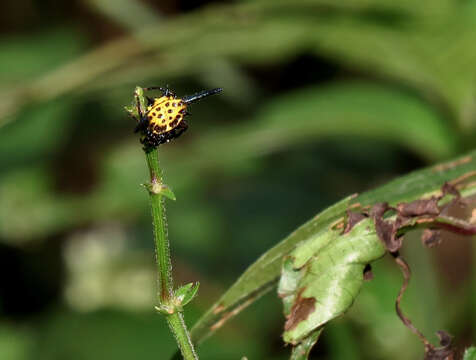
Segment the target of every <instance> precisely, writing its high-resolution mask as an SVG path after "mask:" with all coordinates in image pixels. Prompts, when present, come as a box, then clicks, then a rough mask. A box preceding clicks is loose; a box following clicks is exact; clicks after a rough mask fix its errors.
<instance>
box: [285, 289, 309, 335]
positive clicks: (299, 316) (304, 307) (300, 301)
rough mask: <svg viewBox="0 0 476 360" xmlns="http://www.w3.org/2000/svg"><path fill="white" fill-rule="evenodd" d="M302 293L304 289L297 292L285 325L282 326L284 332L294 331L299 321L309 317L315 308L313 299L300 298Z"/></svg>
mask: <svg viewBox="0 0 476 360" xmlns="http://www.w3.org/2000/svg"><path fill="white" fill-rule="evenodd" d="M303 291H304V289H301V291H300V292H299V294H298V296H297V298H296V301H295V302H294V304H293V306H292V308H291V312H290V314H289V316H288V317H287V320H286V323H285V324H284V330H286V331H289V330H292V329H294V328H295V327H296V326H297V325H298V324H299V323H300V322H301V321H304V320H306V319H307V318H308V317H309V314H311V313H312V312H313V311H314V310H315V308H316V306H315V303H316V299H315V298H313V297H310V298H303V297H301V293H302V292H303Z"/></svg>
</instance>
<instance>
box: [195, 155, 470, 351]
mask: <svg viewBox="0 0 476 360" xmlns="http://www.w3.org/2000/svg"><path fill="white" fill-rule="evenodd" d="M463 160H464V161H463ZM475 167H476V151H474V152H472V153H469V154H466V155H464V156H461V157H460V158H456V159H453V160H451V161H449V162H447V163H442V164H439V165H435V166H433V167H430V168H427V169H424V170H420V171H416V172H413V173H411V174H409V175H407V176H403V177H401V178H399V179H396V180H394V181H392V182H390V183H388V184H386V185H384V186H382V187H380V188H377V189H375V190H372V191H369V192H366V193H363V194H361V195H359V196H357V197H349V198H347V199H344V200H342V201H340V202H338V203H337V204H335V205H334V206H331V207H330V208H328V209H327V210H324V211H323V212H321V213H320V214H319V215H318V216H315V217H314V218H313V219H311V220H310V221H308V222H307V223H305V224H304V225H302V226H301V227H300V228H298V229H297V230H296V231H294V232H293V233H292V234H291V235H289V236H288V237H287V238H285V239H284V240H283V241H281V242H280V243H278V244H277V245H276V246H274V247H273V248H271V249H270V250H268V251H267V252H266V253H265V254H264V255H262V256H261V257H260V258H259V259H258V260H257V261H256V262H255V263H254V264H253V265H251V266H250V267H249V268H248V269H247V270H246V271H245V272H244V273H243V275H242V276H241V277H240V278H239V279H238V280H237V281H236V282H235V283H234V284H233V285H232V286H231V287H230V288H229V289H228V290H227V291H226V292H225V293H224V294H223V296H222V297H221V298H220V299H219V300H218V301H217V302H216V303H215V305H213V307H211V308H210V310H209V311H208V312H207V313H205V315H203V316H202V318H201V319H199V321H198V322H197V323H196V324H195V326H194V327H193V329H192V338H193V341H195V342H197V341H198V342H200V341H201V340H203V339H204V338H206V337H207V336H209V335H211V334H212V333H213V332H214V331H216V330H217V329H219V328H220V327H221V326H223V324H224V323H225V322H226V321H227V320H228V319H230V318H232V317H233V316H235V315H236V314H238V313H239V312H240V311H241V310H242V309H244V308H245V307H246V306H248V305H250V304H251V303H253V302H254V301H256V300H257V299H258V298H259V297H261V296H262V295H263V294H264V293H266V292H268V291H269V290H271V289H272V288H273V287H274V286H275V285H276V283H277V282H278V278H279V274H280V272H281V267H282V262H283V259H284V258H285V257H287V256H289V254H290V252H291V251H292V250H293V249H294V247H296V246H298V248H299V247H300V246H301V245H298V244H303V245H305V246H306V249H307V250H308V251H309V253H310V254H314V253H317V252H318V251H320V250H322V247H319V246H317V249H316V248H314V247H313V246H312V245H319V241H317V240H316V239H318V238H320V239H321V241H322V238H327V237H328V238H331V237H332V238H338V237H339V236H338V235H339V234H338V233H337V231H336V230H331V225H332V224H333V223H335V222H336V221H337V220H339V219H344V218H345V214H346V211H347V210H349V209H350V208H361V209H362V208H365V207H371V206H373V205H374V204H375V203H377V202H387V203H388V204H390V206H397V204H399V203H402V202H411V201H414V200H417V199H422V198H429V197H431V196H434V195H435V194H438V193H440V189H441V186H442V184H444V183H445V182H449V181H451V184H455V181H454V179H457V178H460V179H462V178H464V179H465V181H467V182H468V183H471V180H473V181H474V178H473V179H471V178H470V177H471V176H473V175H474V169H475ZM471 174H473V175H471ZM459 190H460V192H461V195H462V196H469V195H472V194H474V193H476V188H475V187H474V186H467V187H464V188H461V189H459ZM447 193H449V191H447ZM363 224H368V226H369V227H372V226H373V223H372V219H370V218H368V219H363V220H361V221H360V222H359V223H358V224H357V225H355V227H354V228H352V230H351V231H350V232H349V233H347V234H346V235H345V236H349V235H350V234H351V233H353V231H355V230H356V229H362V228H363ZM350 237H352V235H350ZM311 240H314V241H311ZM374 240H375V239H374ZM351 243H352V242H351ZM352 244H353V243H352ZM397 245H398V244H397ZM342 246H343V245H342ZM298 248H297V249H298ZM376 248H377V249H382V248H383V246H382V244H381V243H378V245H376ZM287 259H289V261H290V264H288V265H289V266H290V267H291V269H288V270H287V271H286V270H283V278H282V279H281V282H280V289H283V291H284V293H286V294H288V296H286V297H285V298H284V299H283V301H284V304H285V313H286V314H289V312H290V310H291V308H292V303H293V297H292V296H289V295H290V294H291V293H292V291H291V290H290V289H291V288H295V289H297V288H298V285H297V284H299V283H300V281H301V280H300V277H301V276H302V275H303V272H302V271H300V270H299V266H298V267H297V269H296V268H295V266H296V265H295V264H294V263H293V260H292V258H291V259H290V258H287ZM308 260H310V259H308ZM327 262H329V260H328V261H327ZM365 265H366V264H363V267H362V268H361V270H360V271H357V272H356V273H355V278H356V279H359V278H362V277H363V269H364V267H365ZM301 266H302V265H301ZM344 268H345V269H346V270H348V269H347V268H346V267H344ZM334 270H335V271H337V274H331V273H329V272H327V274H326V276H327V278H328V280H330V279H332V277H333V276H335V277H340V275H341V274H340V270H341V269H339V268H335V269H334ZM329 282H330V281H329ZM284 284H286V286H284ZM360 286H361V281H358V286H357V287H358V288H360ZM285 288H287V289H288V290H284V289H285ZM313 290H314V289H312V287H308V288H307V289H306V291H313ZM342 291H345V290H342ZM297 293H298V292H297V291H296V292H295V294H297ZM303 296H304V297H306V296H308V295H307V293H306V292H305V293H303ZM286 303H288V305H287V309H286ZM331 305H332V304H331ZM316 307H319V299H317V301H316ZM340 308H341V309H344V308H345V306H341V307H340ZM334 310H336V307H334ZM313 314H315V312H313ZM325 314H328V316H325V315H324V314H323V316H322V318H323V319H325V318H332V317H333V316H337V315H338V312H335V313H333V314H329V313H328V312H327V310H326V311H325ZM299 327H300V325H298V326H297V327H296V328H295V330H293V331H296V330H297V329H299ZM304 339H305V336H304V337H301V341H303V340H304Z"/></svg>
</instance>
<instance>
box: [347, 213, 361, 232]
mask: <svg viewBox="0 0 476 360" xmlns="http://www.w3.org/2000/svg"><path fill="white" fill-rule="evenodd" d="M365 218H366V217H365V215H364V214H362V213H358V212H354V211H350V210H347V224H346V226H345V229H344V234H347V233H348V232H349V231H350V230H352V228H353V227H354V226H355V225H356V224H357V223H359V222H360V221H362V220H364V219H365Z"/></svg>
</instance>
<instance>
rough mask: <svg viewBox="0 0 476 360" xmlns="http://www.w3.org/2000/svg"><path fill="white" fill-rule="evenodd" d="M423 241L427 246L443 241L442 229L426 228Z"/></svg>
mask: <svg viewBox="0 0 476 360" xmlns="http://www.w3.org/2000/svg"><path fill="white" fill-rule="evenodd" d="M421 242H422V243H423V245H425V246H426V247H429V248H431V247H434V246H437V245H440V243H441V230H433V229H425V230H423V234H422V235H421Z"/></svg>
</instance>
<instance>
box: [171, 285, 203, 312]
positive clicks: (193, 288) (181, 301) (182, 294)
mask: <svg viewBox="0 0 476 360" xmlns="http://www.w3.org/2000/svg"><path fill="white" fill-rule="evenodd" d="M199 286H200V283H199V282H198V281H197V282H196V283H188V284H187V285H184V286H181V287H179V288H178V289H177V290H176V291H175V302H176V303H177V305H178V306H182V307H183V306H185V305H187V304H188V303H189V302H190V301H192V300H193V298H194V297H195V296H196V295H197V292H198V287H199Z"/></svg>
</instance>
